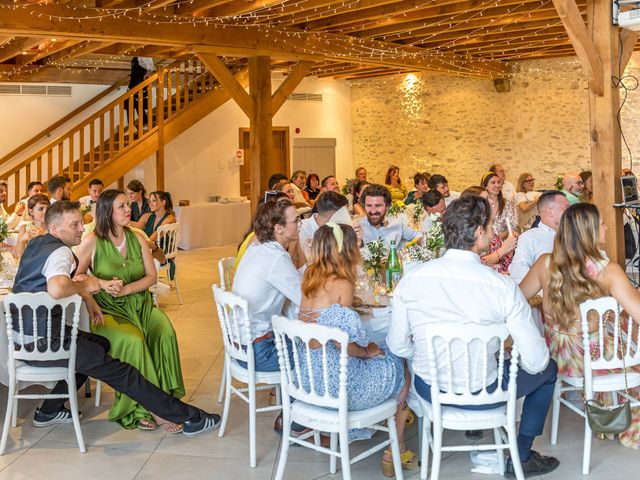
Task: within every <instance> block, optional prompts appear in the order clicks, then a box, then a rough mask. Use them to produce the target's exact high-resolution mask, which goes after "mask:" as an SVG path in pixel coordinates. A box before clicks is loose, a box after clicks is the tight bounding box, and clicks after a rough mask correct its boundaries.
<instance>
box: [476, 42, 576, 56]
mask: <svg viewBox="0 0 640 480" xmlns="http://www.w3.org/2000/svg"><path fill="white" fill-rule="evenodd" d="M560 45H562V46H566V45H571V42H569V39H567V38H561V39H556V38H548V39H544V40H541V41H539V42H518V43H514V44H513V45H510V46H508V47H505V46H502V45H498V46H493V45H491V44H486V45H484V46H482V47H479V48H478V49H474V50H468V53H469V55H472V56H476V57H480V58H492V57H493V55H494V54H495V53H500V54H501V53H508V52H511V53H512V54H517V53H518V52H520V51H521V50H522V49H530V48H531V49H534V50H543V49H545V48H548V47H552V46H554V47H555V46H560ZM465 51H467V50H465Z"/></svg>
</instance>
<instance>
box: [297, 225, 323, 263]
mask: <svg viewBox="0 0 640 480" xmlns="http://www.w3.org/2000/svg"><path fill="white" fill-rule="evenodd" d="M317 216H318V214H317V213H314V214H313V215H311V216H310V217H309V218H305V219H304V220H302V224H301V225H300V234H299V240H298V241H299V242H300V248H302V251H303V252H304V256H305V257H306V258H307V260H309V255H310V253H311V241H312V240H313V236H314V235H315V234H316V232H317V231H318V229H319V228H320V225H318V222H317V221H316V217H317Z"/></svg>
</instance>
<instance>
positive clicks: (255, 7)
mask: <svg viewBox="0 0 640 480" xmlns="http://www.w3.org/2000/svg"><path fill="white" fill-rule="evenodd" d="M281 3H282V0H253V1H247V0H245V1H243V2H230V3H226V4H224V5H220V6H217V7H213V8H210V9H208V10H206V11H205V12H204V15H205V16H207V17H233V16H234V15H242V14H245V13H250V12H253V11H258V12H259V11H260V10H262V9H268V8H269V7H272V6H273V5H278V4H281ZM249 17H250V15H249Z"/></svg>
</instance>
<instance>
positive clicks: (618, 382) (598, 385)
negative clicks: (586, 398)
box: [558, 372, 640, 392]
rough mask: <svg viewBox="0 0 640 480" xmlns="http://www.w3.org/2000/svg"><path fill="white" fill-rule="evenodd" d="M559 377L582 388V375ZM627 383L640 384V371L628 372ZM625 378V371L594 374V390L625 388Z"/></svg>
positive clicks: (635, 385)
mask: <svg viewBox="0 0 640 480" xmlns="http://www.w3.org/2000/svg"><path fill="white" fill-rule="evenodd" d="M558 378H559V379H560V380H562V381H563V382H564V383H566V384H567V385H571V386H572V387H580V388H582V383H583V378H582V377H566V376H564V375H563V376H560V375H558ZM627 383H628V385H629V388H633V387H637V386H638V385H640V373H637V372H627ZM624 389H625V380H624V373H611V374H608V375H601V376H594V377H593V391H594V392H611V391H615V390H624Z"/></svg>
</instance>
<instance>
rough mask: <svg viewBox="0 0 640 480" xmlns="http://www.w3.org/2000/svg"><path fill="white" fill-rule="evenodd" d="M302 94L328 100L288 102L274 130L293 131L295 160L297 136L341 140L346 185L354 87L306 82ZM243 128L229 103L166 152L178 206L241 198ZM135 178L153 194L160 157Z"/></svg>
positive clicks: (340, 170)
mask: <svg viewBox="0 0 640 480" xmlns="http://www.w3.org/2000/svg"><path fill="white" fill-rule="evenodd" d="M281 82H282V79H281V78H279V77H278V78H274V79H273V81H272V86H273V90H274V91H275V89H276V88H277V87H278V86H279V85H280V83H281ZM296 91H297V92H306V93H322V94H323V101H322V103H320V102H317V103H316V102H301V101H287V102H285V104H284V105H283V106H282V108H281V109H280V110H279V111H278V112H277V113H276V115H275V116H274V119H273V125H274V126H278V127H283V126H288V127H289V130H290V132H289V133H290V145H289V147H290V150H291V152H290V158H293V140H294V138H296V137H302V138H318V137H322V138H335V139H336V141H337V144H336V163H337V165H336V172H337V176H338V179H339V180H340V181H341V182H342V181H344V179H345V178H347V177H349V176H353V173H352V170H353V162H352V155H351V87H350V86H349V85H348V84H346V83H343V82H337V81H334V80H331V79H315V78H306V79H305V80H303V81H302V82H301V83H300V85H299V86H298V88H296ZM241 127H245V128H248V127H249V119H248V118H247V117H246V116H245V115H244V113H243V112H242V110H240V108H239V107H238V106H237V105H236V104H235V103H234V102H233V101H229V102H227V103H225V104H224V105H223V106H222V107H220V108H218V109H217V110H216V111H215V112H213V113H211V114H210V115H208V116H207V117H205V118H204V119H203V120H201V121H200V122H198V123H197V124H196V125H194V126H193V127H192V128H190V129H189V130H188V131H186V132H185V133H183V134H182V135H180V136H179V137H178V138H176V139H175V140H173V141H172V142H171V143H169V144H168V145H167V146H166V147H165V174H166V180H165V187H166V189H167V190H168V191H169V192H171V194H172V197H173V199H174V201H175V202H176V203H177V201H178V200H185V199H188V200H190V201H192V202H199V201H200V202H201V201H206V200H207V199H208V197H209V196H210V195H227V196H237V195H239V192H240V177H239V168H238V166H236V164H235V160H233V154H234V152H235V150H236V149H237V148H238V139H239V133H238V129H239V128H241ZM296 128H300V133H299V134H296V133H295V129H296ZM273 173H275V172H273ZM131 178H138V179H140V180H141V181H143V182H144V184H145V186H146V187H147V190H149V191H150V190H153V189H154V188H155V157H150V158H148V159H147V160H146V161H145V162H144V163H143V164H141V165H140V166H139V167H138V168H136V169H135V170H134V171H132V172H130V173H129V174H128V175H126V176H125V180H126V181H129V179H131Z"/></svg>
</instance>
